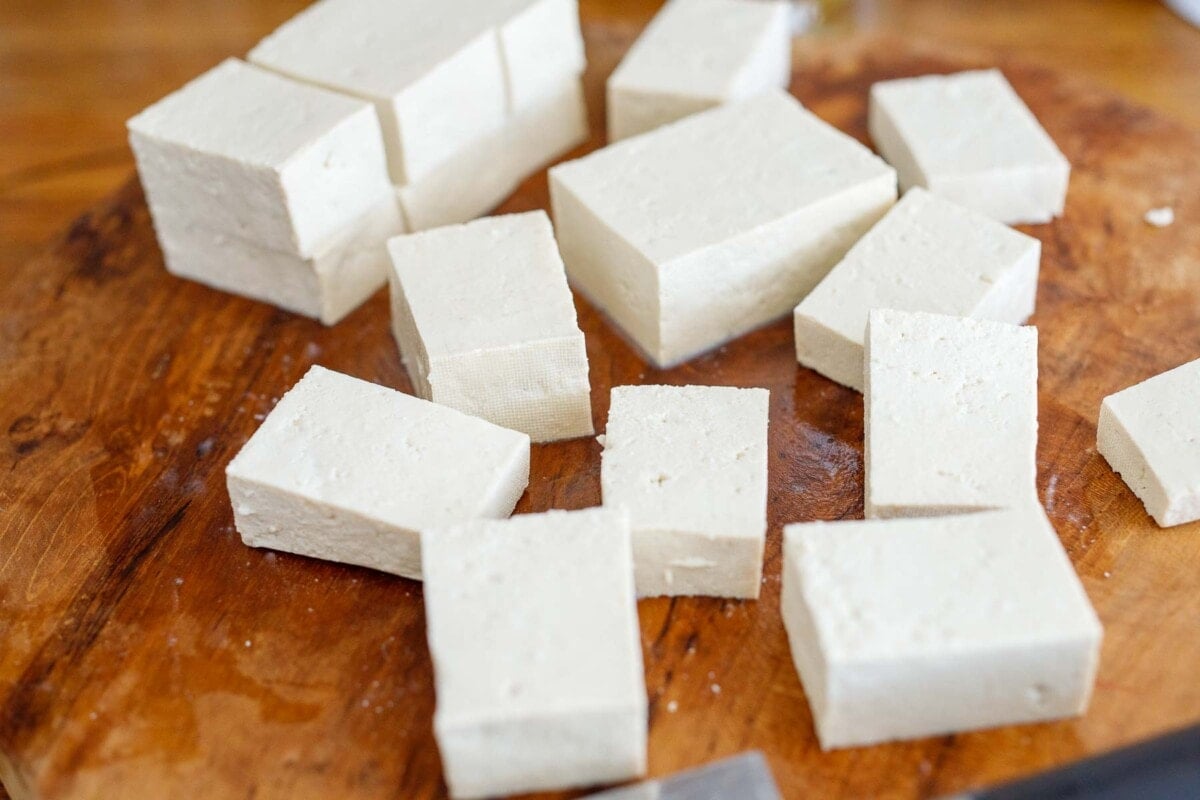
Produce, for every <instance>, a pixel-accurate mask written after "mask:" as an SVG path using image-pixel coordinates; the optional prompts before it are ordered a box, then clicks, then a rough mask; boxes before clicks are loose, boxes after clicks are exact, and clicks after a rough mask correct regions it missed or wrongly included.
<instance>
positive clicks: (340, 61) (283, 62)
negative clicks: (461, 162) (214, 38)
mask: <svg viewBox="0 0 1200 800" xmlns="http://www.w3.org/2000/svg"><path fill="white" fill-rule="evenodd" d="M575 8H576V6H575V3H574V2H567V3H564V2H563V0H440V2H437V3H429V2H425V0H320V2H317V3H314V4H313V5H311V6H309V7H308V8H307V9H305V10H304V11H302V12H300V13H299V14H297V15H296V16H295V17H293V18H292V19H291V20H289V21H288V22H286V23H284V24H283V25H282V26H280V27H279V29H278V30H276V31H275V32H274V33H272V34H270V35H269V36H267V37H266V38H265V39H263V40H262V41H261V42H260V43H259V44H258V45H257V46H256V47H255V48H254V49H253V50H252V51H251V52H250V55H249V59H250V61H252V62H254V63H256V64H259V65H261V66H264V67H267V68H269V69H273V70H275V71H277V72H280V73H283V74H285V75H289V76H291V77H294V78H298V79H300V80H304V81H308V82H311V83H314V84H317V85H320V86H326V87H329V88H332V89H336V90H338V91H341V92H344V93H346V94H350V95H353V96H355V97H361V98H365V99H367V100H370V101H371V102H373V103H374V104H375V106H376V108H377V110H378V112H379V118H380V120H381V121H382V124H383V130H384V134H385V138H386V141H387V145H388V156H389V164H390V167H391V176H392V180H393V182H394V183H396V184H398V185H404V184H408V183H412V182H415V181H417V180H419V179H420V178H422V177H423V176H425V175H427V174H429V173H431V172H432V171H433V170H434V169H435V168H437V167H438V166H439V165H441V164H442V163H443V162H445V161H447V160H448V159H450V158H451V157H452V156H454V155H455V154H457V153H459V152H461V151H463V150H464V149H465V148H467V147H469V146H472V145H473V144H475V143H477V142H478V141H480V140H483V139H486V138H487V137H489V136H490V135H492V134H494V133H495V132H497V131H499V130H500V129H501V128H502V127H503V126H504V123H505V120H506V119H507V117H508V115H509V113H510V111H511V110H514V109H516V108H518V107H522V106H523V104H524V103H526V102H532V101H534V100H535V99H538V98H541V97H542V95H543V94H544V90H545V89H547V88H548V87H549V86H550V85H552V84H553V83H555V82H560V81H562V80H564V79H566V78H567V77H569V76H571V75H578V74H579V73H580V72H582V67H583V63H584V61H583V45H582V38H581V37H580V35H579V22H578V14H577V13H576V12H575ZM539 55H540V56H541V57H542V59H543V60H542V61H541V62H540V69H538V68H536V67H537V59H538V57H539ZM510 95H511V96H512V98H513V100H512V102H510Z"/></svg>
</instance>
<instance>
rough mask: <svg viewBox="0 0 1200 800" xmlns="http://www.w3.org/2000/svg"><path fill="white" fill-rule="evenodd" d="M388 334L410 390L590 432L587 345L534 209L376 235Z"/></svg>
mask: <svg viewBox="0 0 1200 800" xmlns="http://www.w3.org/2000/svg"><path fill="white" fill-rule="evenodd" d="M388 250H389V251H390V253H391V257H392V264H393V269H392V272H391V293H392V333H393V334H394V335H395V338H396V343H397V344H398V345H399V347H400V354H401V357H402V358H403V360H404V364H405V367H406V368H407V369H408V374H409V376H410V377H411V379H412V383H413V387H414V389H415V391H416V393H417V394H418V395H420V396H421V397H424V398H425V399H427V400H432V401H434V402H435V403H441V404H443V405H447V406H451V407H452V408H457V409H458V410H460V411H463V412H464V413H468V414H473V415H475V416H478V417H482V418H483V419H486V420H489V421H491V422H494V423H496V424H497V425H503V426H504V427H506V428H512V429H514V430H519V431H522V432H524V433H527V434H529V436H530V437H532V439H533V440H534V441H536V442H546V441H553V440H556V439H572V438H575V437H578V436H590V435H591V434H592V404H591V389H590V385H589V383H588V361H587V348H586V346H585V345H584V339H583V332H582V331H580V330H579V324H578V322H577V321H576V318H575V304H574V302H573V300H572V298H571V290H570V289H569V288H568V287H567V277H566V274H565V273H564V271H563V263H562V259H561V258H560V257H559V255H558V247H557V245H556V244H555V242H554V229H553V228H552V227H551V226H550V219H549V217H547V216H546V212H544V211H531V212H528V213H525V214H510V215H507V216H499V217H485V218H483V219H480V220H476V221H474V222H470V223H467V224H465V225H451V226H447V227H444V228H434V229H432V230H428V231H425V232H423V233H415V234H411V235H409V236H401V237H397V238H395V239H392V240H391V241H390V242H388Z"/></svg>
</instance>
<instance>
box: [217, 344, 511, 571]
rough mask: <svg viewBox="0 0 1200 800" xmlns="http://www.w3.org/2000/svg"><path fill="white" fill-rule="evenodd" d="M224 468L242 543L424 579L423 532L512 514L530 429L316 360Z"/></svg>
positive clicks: (235, 522)
mask: <svg viewBox="0 0 1200 800" xmlns="http://www.w3.org/2000/svg"><path fill="white" fill-rule="evenodd" d="M225 475H226V479H227V483H228V488H229V499H230V501H231V502H232V504H233V519H234V524H235V525H236V526H237V530H238V533H240V534H241V536H242V541H243V542H245V543H246V544H247V545H249V546H251V547H267V548H270V549H272V550H282V551H285V552H288V553H296V554H299V555H304V556H312V557H313V558H323V559H326V560H329V561H340V562H343V563H346V564H357V565H359V566H363V567H370V568H372V569H377V570H382V571H383V572H391V573H394V574H396V575H401V576H403V577H406V578H420V577H421V554H420V531H421V530H422V529H424V528H430V527H439V526H445V525H452V524H455V523H459V522H464V521H467V520H470V519H475V518H479V517H487V518H494V517H505V516H508V515H509V514H510V513H512V510H513V507H514V506H515V505H516V503H517V500H518V499H520V497H521V494H522V493H523V492H524V491H525V486H526V485H527V484H528V482H529V437H528V436H526V435H525V434H523V433H518V432H516V431H510V430H506V429H504V428H500V427H498V426H496V425H492V424H491V423H489V422H485V421H483V420H481V419H477V418H475V417H470V416H467V415H466V414H462V413H460V412H458V411H455V410H453V409H450V408H445V407H444V406H439V405H435V404H433V403H428V402H426V401H424V400H419V399H417V398H415V397H411V396H409V395H406V394H401V393H400V392H397V391H394V390H392V389H388V388H385V387H383V386H377V385H375V384H372V383H368V382H366V381H361V380H358V379H356V378H351V377H349V376H348V375H342V374H340V373H337V372H333V371H332V370H328V369H324V368H323V367H313V368H312V369H310V370H309V371H308V373H307V374H306V375H305V376H304V377H303V378H301V379H300V382H299V383H297V384H296V385H295V386H293V387H292V389H291V390H290V391H288V393H287V394H285V395H284V396H283V397H282V398H281V399H280V401H279V403H278V404H277V405H276V406H275V408H274V409H273V410H272V411H271V413H270V414H268V415H267V417H266V419H265V420H263V423H262V425H261V426H260V427H259V429H258V430H257V431H255V433H254V435H253V436H251V437H250V440H249V441H248V442H246V444H245V446H243V447H242V449H241V451H240V452H239V453H238V454H237V456H236V457H234V459H233V461H231V462H230V463H229V466H228V467H227V468H226V470H225Z"/></svg>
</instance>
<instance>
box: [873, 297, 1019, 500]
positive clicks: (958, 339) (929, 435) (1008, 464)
mask: <svg viewBox="0 0 1200 800" xmlns="http://www.w3.org/2000/svg"><path fill="white" fill-rule="evenodd" d="M867 337H868V346H867V359H868V360H867V385H866V392H865V393H864V394H865V403H866V406H865V411H864V427H865V438H866V442H865V447H864V455H865V459H864V460H865V468H866V469H865V472H866V478H865V482H866V491H865V494H866V498H865V501H866V506H867V516H868V517H872V516H925V515H929V514H937V513H942V514H946V513H955V512H961V511H971V510H979V509H985V508H1009V507H1015V506H1020V505H1024V504H1027V503H1033V502H1035V501H1036V479H1037V463H1036V459H1037V329H1036V328H1032V327H1020V326H1016V325H1006V324H1003V323H998V322H987V321H982V320H973V319H966V318H961V317H949V316H943V315H940V314H926V313H923V312H903V311H893V310H885V309H877V310H875V311H872V312H871V316H870V322H869V328H868V332H867Z"/></svg>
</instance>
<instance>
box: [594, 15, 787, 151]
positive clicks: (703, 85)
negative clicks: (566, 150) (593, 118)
mask: <svg viewBox="0 0 1200 800" xmlns="http://www.w3.org/2000/svg"><path fill="white" fill-rule="evenodd" d="M788 9H789V5H788V3H786V2H764V1H763V0H670V1H669V2H668V3H667V4H666V5H665V6H663V7H662V9H661V10H660V11H659V12H658V14H657V15H656V16H655V17H654V19H653V20H651V21H650V24H649V25H648V26H647V27H646V29H645V30H644V31H643V32H642V35H641V36H639V37H638V39H637V41H636V42H634V43H633V46H632V47H631V48H630V49H629V52H628V53H626V54H625V57H624V58H623V59H622V60H621V63H620V64H619V65H618V66H617V69H616V70H615V71H614V72H613V73H612V75H611V76H610V77H609V79H608V84H607V89H608V92H607V94H608V140H609V141H610V142H615V141H617V140H618V139H624V138H626V137H629V136H636V135H637V134H639V133H645V132H646V131H648V130H652V129H654V128H657V127H659V126H660V125H665V124H667V123H668V122H674V121H675V120H677V119H681V118H683V117H686V116H688V115H689V114H694V113H696V112H697V111H703V110H704V109H706V108H712V107H713V106H716V105H720V104H722V103H728V102H730V101H735V100H744V99H746V98H748V97H751V96H753V95H755V94H758V93H759V92H763V91H766V90H767V89H771V88H780V89H785V88H787V85H788V82H789V81H790V79H791V74H792V34H791V29H790V25H789V11H788Z"/></svg>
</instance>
